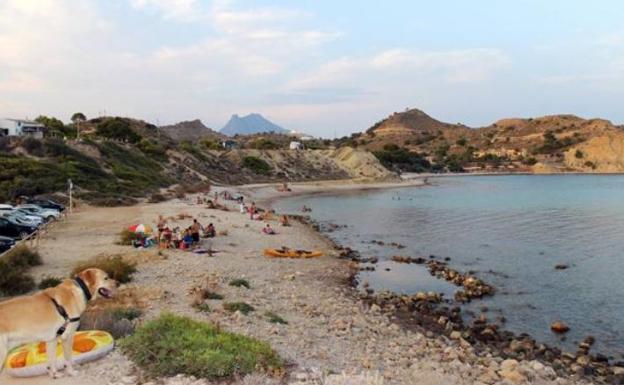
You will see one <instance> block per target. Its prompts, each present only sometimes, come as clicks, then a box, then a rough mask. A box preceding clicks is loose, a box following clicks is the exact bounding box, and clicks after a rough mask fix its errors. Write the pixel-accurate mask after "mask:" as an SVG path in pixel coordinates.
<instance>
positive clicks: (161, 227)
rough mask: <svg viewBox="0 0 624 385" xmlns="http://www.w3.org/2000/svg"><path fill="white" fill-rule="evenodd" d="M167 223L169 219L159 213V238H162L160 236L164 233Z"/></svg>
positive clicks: (157, 225)
mask: <svg viewBox="0 0 624 385" xmlns="http://www.w3.org/2000/svg"><path fill="white" fill-rule="evenodd" d="M166 224H167V220H166V219H165V218H164V217H163V216H162V215H161V214H159V215H158V220H157V221H156V228H157V229H158V239H160V236H161V235H162V232H163V230H164V229H165V225H166Z"/></svg>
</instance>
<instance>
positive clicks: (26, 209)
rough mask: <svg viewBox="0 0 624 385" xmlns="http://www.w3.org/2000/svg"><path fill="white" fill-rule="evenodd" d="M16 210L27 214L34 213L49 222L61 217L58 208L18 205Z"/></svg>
mask: <svg viewBox="0 0 624 385" xmlns="http://www.w3.org/2000/svg"><path fill="white" fill-rule="evenodd" d="M16 209H17V210H19V211H21V212H23V213H24V214H27V215H36V216H39V217H41V218H43V219H44V220H45V221H46V222H50V221H53V220H56V219H59V218H60V217H61V213H60V212H59V211H58V210H53V209H44V208H41V207H39V206H37V205H30V204H28V205H19V206H17V207H16Z"/></svg>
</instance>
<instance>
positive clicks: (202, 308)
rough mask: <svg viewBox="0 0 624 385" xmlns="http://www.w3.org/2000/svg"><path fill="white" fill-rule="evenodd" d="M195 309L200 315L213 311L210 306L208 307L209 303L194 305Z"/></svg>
mask: <svg viewBox="0 0 624 385" xmlns="http://www.w3.org/2000/svg"><path fill="white" fill-rule="evenodd" d="M193 308H194V309H195V310H197V311H198V312H200V313H210V312H211V309H210V305H208V304H207V303H198V304H195V305H193Z"/></svg>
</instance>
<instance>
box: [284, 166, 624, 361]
mask: <svg viewBox="0 0 624 385" xmlns="http://www.w3.org/2000/svg"><path fill="white" fill-rule="evenodd" d="M432 183H433V184H434V185H433V186H430V187H424V188H401V189H390V190H378V191H369V192H358V193H349V194H341V195H338V196H312V197H311V196H305V197H293V198H290V199H285V200H283V201H281V202H278V204H276V205H275V206H276V208H277V209H278V210H280V211H286V212H292V213H295V212H296V213H299V212H300V208H301V207H302V205H303V204H305V205H307V206H309V207H311V208H312V209H313V212H312V213H311V216H312V217H313V218H314V219H315V220H317V221H319V222H320V223H321V224H322V223H335V224H341V225H347V227H345V228H340V229H338V230H336V231H334V232H332V233H330V234H329V235H330V236H331V237H332V238H333V239H335V240H336V241H338V242H339V243H340V244H342V245H343V246H349V247H352V248H354V249H357V250H359V251H360V252H362V254H363V256H379V257H380V263H379V264H378V265H377V269H376V271H375V272H372V273H364V274H362V275H361V280H367V281H369V282H370V284H371V287H373V288H375V289H376V290H381V289H388V290H392V291H395V292H402V293H415V292H417V291H421V290H427V291H429V290H435V291H439V292H444V293H446V295H447V297H449V298H452V294H453V292H454V291H455V290H456V288H455V287H454V286H451V285H449V284H447V283H446V282H444V281H441V280H438V279H436V278H434V277H431V276H430V275H429V273H428V272H427V271H426V269H425V268H424V267H423V266H420V265H404V264H398V263H394V262H392V261H389V260H388V259H389V258H390V257H391V256H392V255H397V254H400V255H410V256H429V255H431V254H433V255H436V256H437V257H440V258H444V257H450V258H451V260H450V262H449V264H450V266H451V267H452V268H455V269H457V270H460V271H468V270H472V271H476V275H478V276H479V277H480V278H482V279H483V280H485V281H486V282H488V283H490V284H492V285H494V286H495V287H496V288H497V290H498V292H497V294H496V295H494V296H493V297H491V298H488V299H485V300H477V301H473V303H472V304H470V305H469V307H472V310H474V311H475V312H477V311H478V309H479V308H481V307H482V306H484V305H485V306H487V307H488V308H489V313H488V314H489V317H491V318H495V317H498V316H500V315H504V316H505V317H506V318H507V323H506V326H505V327H506V328H507V329H509V330H512V331H514V332H527V333H529V334H531V335H532V336H534V337H535V338H536V339H537V340H538V341H541V342H547V343H549V344H552V345H556V346H560V347H564V348H568V349H569V350H572V349H573V348H574V346H575V345H576V343H577V342H578V341H579V340H581V339H582V338H583V337H585V336H587V335H593V336H595V337H596V339H597V343H596V345H595V347H594V349H595V351H600V352H603V353H607V354H610V355H612V356H614V357H615V358H617V359H620V358H621V355H622V353H624V330H623V329H624V176H590V175H566V176H559V175H558V176H533V175H531V176H529V175H526V176H525V175H517V176H483V177H480V176H465V177H444V178H435V179H432ZM372 240H382V241H385V242H392V241H395V242H399V243H401V244H403V245H405V246H407V247H406V248H405V249H402V250H397V249H393V248H390V247H387V246H378V245H374V244H371V241H372ZM293 246H294V245H293ZM557 264H567V265H569V266H570V267H569V268H568V269H567V270H555V268H554V266H555V265H557ZM386 268H389V269H390V271H386ZM468 310H470V309H468ZM554 320H563V321H565V322H566V323H567V324H568V325H569V326H570V327H571V331H570V332H569V333H567V336H566V338H565V340H562V339H561V337H559V336H556V335H554V334H553V333H551V332H550V330H549V325H550V323H551V322H552V321H554Z"/></svg>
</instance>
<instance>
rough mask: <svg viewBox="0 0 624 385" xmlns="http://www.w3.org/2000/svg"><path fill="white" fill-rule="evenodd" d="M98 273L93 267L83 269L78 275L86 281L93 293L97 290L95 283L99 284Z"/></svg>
mask: <svg viewBox="0 0 624 385" xmlns="http://www.w3.org/2000/svg"><path fill="white" fill-rule="evenodd" d="M96 275H97V274H96V273H95V270H93V269H87V270H83V271H81V272H80V274H78V276H79V277H80V278H81V279H82V280H83V281H84V283H85V284H86V285H87V287H88V288H89V291H90V292H91V293H93V291H94V290H95V285H96V284H97V282H96V281H97V276H96Z"/></svg>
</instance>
